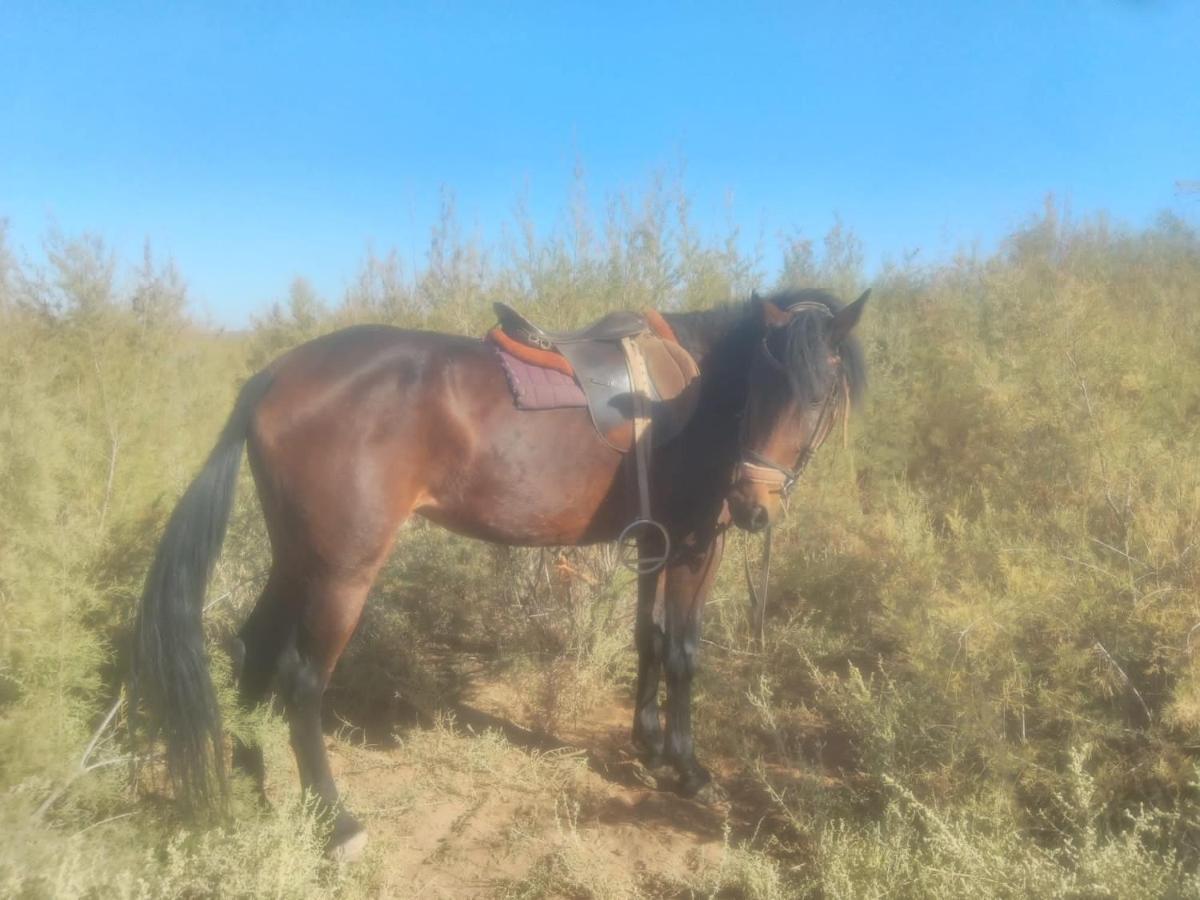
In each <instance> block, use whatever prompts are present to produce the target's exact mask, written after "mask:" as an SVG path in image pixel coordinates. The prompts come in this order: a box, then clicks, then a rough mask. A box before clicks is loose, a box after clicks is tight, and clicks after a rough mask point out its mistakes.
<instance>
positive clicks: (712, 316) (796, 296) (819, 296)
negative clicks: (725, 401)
mask: <svg viewBox="0 0 1200 900" xmlns="http://www.w3.org/2000/svg"><path fill="white" fill-rule="evenodd" d="M762 299H763V300H764V301H766V302H768V303H773V304H775V306H777V307H779V308H780V309H787V308H788V307H790V306H793V305H795V304H797V303H819V304H821V305H822V306H824V307H825V308H826V309H828V310H829V312H830V313H833V314H834V315H836V314H837V313H838V312H840V311H841V310H842V308H843V306H844V304H843V303H842V302H841V301H840V300H839V299H838V298H837V297H835V296H834V295H833V294H831V293H830V292H829V291H826V290H821V289H819V288H793V289H787V290H782V291H777V292H775V293H773V294H769V295H767V296H766V297H763V298H762ZM669 318H670V322H671V327H672V328H674V329H675V333H676V335H677V336H678V337H679V340H680V342H681V343H682V344H683V345H684V346H685V347H686V348H688V350H689V351H691V352H692V354H693V355H696V356H697V358H698V359H699V358H700V357H702V356H707V355H708V354H707V352H706V351H707V350H709V349H711V350H714V351H717V352H716V353H714V355H715V356H720V357H721V360H719V361H718V360H713V362H714V363H717V364H718V365H721V364H722V363H724V365H721V368H722V369H724V368H725V367H726V365H736V366H738V367H739V368H741V370H742V371H743V372H744V371H745V370H746V368H747V364H748V362H749V358H748V354H749V353H750V352H751V351H752V350H753V348H754V347H755V346H757V344H758V342H759V341H760V340H762V337H763V327H762V322H761V320H760V318H759V314H758V312H757V310H756V309H755V306H754V301H753V300H747V301H743V302H741V303H727V304H723V305H721V306H717V307H714V308H713V309H706V310H701V311H698V312H686V313H676V314H674V315H671V316H670V317H669ZM827 321H828V317H827V316H825V315H823V314H821V313H820V312H819V311H816V310H813V311H811V312H807V313H805V312H801V313H799V314H797V315H796V316H794V317H793V318H792V320H791V322H789V323H788V325H787V328H786V330H785V334H784V336H783V339H782V340H780V341H779V342H778V343H776V342H774V341H773V342H772V346H771V349H772V351H773V352H775V353H776V355H777V356H778V357H779V360H780V362H782V363H783V364H784V366H785V367H786V368H787V371H788V373H789V374H790V375H791V377H792V379H793V383H794V384H795V385H796V388H797V390H798V391H800V392H801V393H803V394H810V393H813V392H814V391H815V390H816V386H817V385H822V384H826V383H828V366H829V360H828V359H827V357H826V354H825V352H824V340H823V339H824V332H823V329H824V327H825V323H826V322H827ZM838 352H839V353H840V355H841V358H842V372H843V374H844V376H845V378H846V383H847V384H848V386H849V389H850V398H851V401H852V402H854V403H855V404H857V402H858V400H859V399H860V398H861V397H862V393H863V391H864V390H865V388H866V385H867V367H866V360H865V358H864V356H863V352H862V346H861V345H860V344H859V342H858V340H857V339H856V338H855V337H854V336H853V335H850V336H849V337H847V338H846V339H845V340H844V341H843V342H842V345H841V347H840V348H838ZM722 374H724V373H722Z"/></svg>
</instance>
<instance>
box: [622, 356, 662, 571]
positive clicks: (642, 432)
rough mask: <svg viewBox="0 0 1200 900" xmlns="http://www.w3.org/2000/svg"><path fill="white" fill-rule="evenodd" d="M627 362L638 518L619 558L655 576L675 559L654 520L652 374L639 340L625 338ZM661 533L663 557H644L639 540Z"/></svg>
mask: <svg viewBox="0 0 1200 900" xmlns="http://www.w3.org/2000/svg"><path fill="white" fill-rule="evenodd" d="M621 346H622V348H624V350H625V359H626V361H627V362H628V364H629V382H630V386H631V387H632V388H633V455H634V461H635V463H636V465H637V485H638V518H636V519H634V520H633V521H632V522H630V523H629V524H628V525H626V526H625V528H624V529H623V530H622V531H621V534H620V536H619V537H618V538H617V547H618V559H620V561H621V565H623V566H624V567H625V568H627V569H629V570H630V571H631V572H636V573H637V574H638V575H653V574H654V573H655V572H657V571H659V570H660V569H661V568H662V567H663V566H665V565H666V564H667V560H668V559H669V558H670V556H671V538H670V536H669V535H668V534H667V529H666V528H664V527H663V526H662V523H660V522H656V521H655V520H654V519H652V518H651V517H650V431H649V426H650V373H649V372H648V371H646V360H645V358H643V356H642V350H641V348H640V347H638V346H637V341H636V338H632V337H626V338H621ZM651 531H657V532H658V534H659V536H661V538H662V542H663V550H662V554H661V555H660V556H646V557H643V556H642V555H641V547H640V546H639V539H640V538H644V537H647V536H648V533H649V532H651Z"/></svg>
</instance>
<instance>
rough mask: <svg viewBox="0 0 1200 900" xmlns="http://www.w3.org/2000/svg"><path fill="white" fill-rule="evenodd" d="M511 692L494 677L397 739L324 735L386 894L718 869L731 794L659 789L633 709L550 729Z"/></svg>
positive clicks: (676, 877) (485, 891) (608, 888)
mask: <svg viewBox="0 0 1200 900" xmlns="http://www.w3.org/2000/svg"><path fill="white" fill-rule="evenodd" d="M520 701H521V698H520V697H519V696H517V695H516V694H515V693H514V691H513V690H512V689H511V688H510V687H508V686H506V685H504V684H501V683H493V684H490V685H487V686H485V687H480V688H477V689H475V690H474V691H473V692H472V693H471V695H470V697H469V700H468V702H467V703H465V704H461V705H460V706H459V707H458V708H457V709H456V712H455V713H454V714H453V716H450V715H447V714H443V715H441V716H439V718H438V721H437V722H436V723H435V724H434V725H433V727H431V728H416V729H412V730H410V731H409V732H407V733H405V734H404V735H403V736H402V737H401V739H400V742H399V744H398V746H396V747H394V748H389V749H378V748H370V747H363V746H354V745H353V744H351V743H347V742H343V741H333V742H332V743H331V751H332V755H333V760H334V765H335V769H336V774H337V777H338V779H339V782H340V783H341V784H342V785H344V787H345V792H346V795H347V797H348V799H349V802H350V803H351V804H352V806H353V807H354V808H355V809H356V810H357V811H358V812H359V813H361V816H362V818H363V819H364V820H365V821H366V822H367V823H368V827H369V828H370V832H371V844H370V850H369V853H368V857H367V860H366V865H368V866H372V867H374V872H373V881H374V883H375V884H377V885H378V889H379V893H380V894H381V895H382V896H388V897H390V896H401V897H403V896H422V897H472V896H486V897H490V896H497V895H500V896H504V895H510V896H535V897H536V896H601V897H605V896H611V897H622V896H632V895H645V894H651V895H655V894H657V895H668V896H669V895H677V894H679V893H681V892H684V893H686V892H687V889H688V887H689V886H694V885H696V884H697V880H698V879H704V878H705V877H711V875H712V873H713V872H714V871H716V870H719V869H720V868H721V867H722V865H723V864H724V859H725V857H726V855H727V833H728V830H729V829H732V828H733V827H734V826H735V824H736V823H734V822H732V821H731V814H730V809H731V805H730V803H729V802H718V803H712V804H707V805H706V804H701V803H697V802H693V801H687V800H683V799H681V798H679V797H678V796H676V795H675V794H673V793H671V792H670V791H667V790H659V789H658V788H657V787H656V786H655V778H654V776H653V775H652V774H651V773H649V772H647V771H646V770H645V769H644V768H643V767H641V766H640V765H639V764H637V763H636V762H635V761H634V760H633V759H632V758H631V757H630V754H629V748H628V737H627V736H628V728H629V724H628V723H629V721H630V717H631V712H630V710H629V709H628V707H626V706H624V705H623V704H622V703H620V702H619V700H618V699H617V698H615V697H614V698H610V699H609V700H607V701H606V702H605V703H603V704H601V705H598V706H596V707H594V708H593V709H591V710H589V711H588V713H587V715H586V716H582V717H580V719H579V725H578V726H577V727H575V728H560V729H556V731H557V733H556V734H555V735H554V736H553V737H548V736H546V735H544V734H539V733H536V732H534V731H532V730H529V729H527V728H525V727H524V726H523V725H522V724H521V723H520V707H521V702H520ZM706 873H707V874H706Z"/></svg>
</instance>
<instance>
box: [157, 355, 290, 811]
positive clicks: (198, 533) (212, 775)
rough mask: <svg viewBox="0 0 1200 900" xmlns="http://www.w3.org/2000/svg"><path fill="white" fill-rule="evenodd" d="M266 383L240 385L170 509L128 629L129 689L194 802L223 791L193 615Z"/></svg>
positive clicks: (182, 790)
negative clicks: (158, 730)
mask: <svg viewBox="0 0 1200 900" xmlns="http://www.w3.org/2000/svg"><path fill="white" fill-rule="evenodd" d="M270 383H271V377H270V375H269V374H268V373H267V372H259V373H258V374H257V375H255V376H254V377H253V378H251V379H250V380H249V381H248V382H246V384H245V386H244V387H243V388H242V391H241V393H240V394H239V395H238V399H237V404H236V405H235V406H234V409H233V413H232V414H231V415H230V416H229V421H228V422H226V423H225V428H224V430H223V431H222V432H221V437H220V438H219V439H218V440H217V445H216V446H215V447H214V448H213V449H212V452H211V453H210V454H209V456H208V461H207V462H205V464H204V468H203V469H202V470H201V471H200V474H199V475H197V476H196V478H195V480H193V481H192V483H191V484H190V485H189V486H188V489H187V491H186V492H185V493H184V495H183V499H181V500H180V501H179V505H178V506H176V507H175V511H174V512H173V513H171V519H170V521H169V522H168V523H167V530H166V532H165V533H164V534H163V538H162V541H161V542H160V543H159V545H158V552H157V553H156V554H155V556H154V565H153V566H152V567H151V568H150V574H149V575H148V576H147V577H146V587H145V589H144V591H143V592H142V603H141V607H140V609H139V612H138V621H137V626H136V632H135V635H134V654H133V686H134V694H135V696H136V693H137V691H138V690H140V691H141V692H142V698H143V699H144V700H145V701H146V704H147V706H148V707H149V710H150V712H151V714H152V715H153V717H154V719H155V721H156V722H157V723H158V724H160V725H161V727H162V731H163V736H164V738H165V740H166V745H167V767H168V771H169V773H170V776H171V781H172V783H173V785H174V787H175V791H176V795H177V796H179V797H180V798H182V799H183V800H185V801H187V802H190V803H194V804H198V805H204V804H207V803H210V802H212V801H214V800H218V799H221V798H223V797H224V794H225V765H224V759H223V753H222V737H221V711H220V709H219V707H218V705H217V698H216V693H215V691H214V689H213V683H212V678H211V677H210V675H209V672H208V657H207V655H206V654H205V652H204V633H203V630H202V628H201V622H200V618H201V613H202V611H203V607H204V589H205V587H206V585H207V584H208V579H209V576H210V575H211V574H212V569H213V564H214V563H215V562H216V559H217V555H218V554H219V553H220V552H221V544H222V543H223V542H224V540H225V528H226V525H227V524H228V523H229V515H230V512H231V511H232V508H233V496H234V491H235V489H236V487H237V474H238V469H239V468H240V467H241V463H242V446H243V445H244V444H245V443H246V434H247V431H248V430H249V427H250V417H251V415H252V414H253V412H254V409H255V407H256V406H257V405H258V402H259V401H260V400H261V399H262V397H263V395H264V394H265V393H266V390H267V388H268V387H269V386H270ZM135 703H136V701H135Z"/></svg>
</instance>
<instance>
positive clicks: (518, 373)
mask: <svg viewBox="0 0 1200 900" xmlns="http://www.w3.org/2000/svg"><path fill="white" fill-rule="evenodd" d="M492 349H493V350H495V351H496V355H497V356H499V357H500V365H501V366H503V368H504V377H505V378H507V379H508V386H509V387H510V388H511V389H512V392H513V400H515V401H516V404H517V409H570V408H572V407H583V406H587V398H585V397H584V395H583V388H581V387H580V386H579V385H578V384H577V383H576V381H575V379H574V378H572V377H571V376H570V375H567V374H564V373H563V372H560V371H558V370H557V369H548V368H545V367H544V366H537V365H533V364H532V363H528V362H526V361H525V360H523V359H519V358H518V357H516V356H513V355H512V354H511V353H509V352H508V351H507V350H505V349H504V348H503V347H501V346H500V345H499V344H496V343H492Z"/></svg>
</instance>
